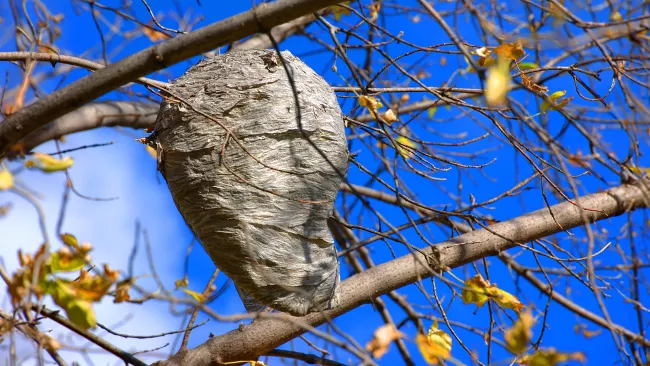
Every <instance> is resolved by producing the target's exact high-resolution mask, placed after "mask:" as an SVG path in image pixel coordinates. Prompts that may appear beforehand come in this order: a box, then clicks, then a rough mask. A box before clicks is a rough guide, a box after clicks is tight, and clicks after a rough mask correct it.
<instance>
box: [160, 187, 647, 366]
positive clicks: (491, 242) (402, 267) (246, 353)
mask: <svg viewBox="0 0 650 366" xmlns="http://www.w3.org/2000/svg"><path fill="white" fill-rule="evenodd" d="M646 199H647V192H644V191H643V189H642V188H639V187H637V186H632V185H622V186H619V187H615V188H612V189H609V190H607V191H604V192H600V193H595V194H591V195H587V196H583V197H581V198H580V203H581V205H582V207H585V208H586V209H589V211H584V212H582V213H581V212H580V210H579V209H578V208H577V207H576V206H575V205H573V204H571V203H568V202H564V203H560V204H557V205H554V206H552V207H551V208H550V209H551V210H552V212H553V216H554V218H555V220H554V218H553V217H552V216H551V214H550V212H549V208H543V209H541V210H538V211H535V212H531V213H529V214H526V215H523V216H520V217H517V218H514V219H512V220H508V221H504V222H500V223H497V224H494V225H491V226H489V227H488V228H485V229H480V230H475V231H472V232H470V233H467V234H463V235H460V236H458V237H456V238H453V239H450V240H448V241H446V242H443V243H440V244H438V245H436V246H435V247H433V248H425V249H424V250H423V251H422V253H423V254H422V253H413V254H411V255H406V256H403V257H400V258H397V259H395V260H392V261H389V262H387V263H384V264H381V265H378V266H376V267H373V268H370V269H368V270H367V271H365V272H362V273H360V274H357V275H355V276H352V277H350V278H348V279H347V280H345V281H344V282H343V283H342V285H341V303H340V305H339V306H337V307H336V308H333V309H331V310H329V311H327V312H326V314H327V317H330V318H334V317H336V316H339V315H341V314H344V313H346V312H348V311H350V310H352V309H354V308H356V307H359V306H361V305H363V304H365V303H368V302H369V301H370V300H371V299H372V298H375V297H378V296H381V295H383V294H386V293H388V292H390V291H392V290H395V289H398V288H400V287H403V286H406V285H408V284H411V283H414V282H417V281H418V280H421V279H422V278H427V277H430V276H431V275H432V272H433V271H435V272H439V271H440V270H441V268H447V267H449V268H456V267H459V266H462V265H464V264H467V263H471V262H473V261H475V260H477V259H480V258H484V257H486V256H493V255H498V254H499V253H500V252H502V251H504V250H507V249H509V248H512V247H514V246H516V245H523V244H525V243H527V242H530V241H532V240H536V239H541V238H543V237H546V236H549V235H552V234H555V233H558V232H561V231H562V228H564V229H570V228H574V227H577V226H580V225H582V224H583V221H582V219H581V217H582V216H581V214H582V215H584V216H586V217H587V219H588V220H589V222H594V221H597V220H602V219H606V218H610V217H613V216H618V215H621V214H623V213H625V212H627V211H630V210H634V209H637V208H642V207H647V206H646ZM596 210H598V211H596ZM556 222H557V223H556ZM558 224H559V225H561V226H562V228H561V227H559V226H558ZM506 238H508V239H506ZM424 263H430V264H431V265H432V266H433V268H428V266H425V265H423V264H424ZM282 318H283V319H280V318H265V319H258V320H257V321H255V322H254V323H252V324H250V325H248V326H246V327H244V328H242V329H237V330H233V331H231V332H229V333H227V334H225V335H222V336H219V337H215V338H212V339H210V340H208V341H207V342H205V343H204V344H202V345H201V346H199V347H197V348H195V349H192V350H186V351H183V352H180V353H178V354H176V355H175V356H173V357H172V358H170V359H169V360H167V361H161V362H158V363H156V365H158V366H170V365H216V364H219V363H224V362H229V361H238V360H252V359H255V357H256V356H258V355H260V354H263V353H265V352H268V351H270V350H272V349H274V348H275V347H278V346H280V345H282V344H284V343H285V342H287V341H289V340H291V339H293V338H295V337H297V336H298V335H300V334H302V333H304V332H305V330H304V329H303V328H302V327H301V326H300V324H301V323H302V324H306V325H309V326H317V325H320V324H322V323H324V322H325V317H324V316H323V315H322V314H320V313H313V314H310V315H307V316H305V317H301V318H298V317H285V316H283V317H282Z"/></svg>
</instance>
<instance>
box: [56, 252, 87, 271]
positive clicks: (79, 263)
mask: <svg viewBox="0 0 650 366" xmlns="http://www.w3.org/2000/svg"><path fill="white" fill-rule="evenodd" d="M50 265H51V266H52V273H57V272H73V271H78V270H80V269H81V268H83V266H84V265H86V261H85V260H84V259H83V258H80V257H64V256H62V255H61V254H60V253H58V252H55V253H52V254H51V255H50Z"/></svg>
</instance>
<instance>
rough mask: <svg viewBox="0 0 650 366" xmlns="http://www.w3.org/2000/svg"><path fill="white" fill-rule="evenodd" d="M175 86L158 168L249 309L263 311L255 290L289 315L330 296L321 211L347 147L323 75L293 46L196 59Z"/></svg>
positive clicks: (332, 270)
mask: <svg viewBox="0 0 650 366" xmlns="http://www.w3.org/2000/svg"><path fill="white" fill-rule="evenodd" d="M283 60H284V62H286V65H287V67H288V68H289V70H290V73H291V74H292V76H293V80H294V85H295V88H296V90H297V96H298V99H299V103H298V104H299V106H300V114H299V115H300V116H299V118H298V115H297V113H296V108H297V106H296V103H295V94H294V90H293V89H292V86H291V84H290V82H289V78H288V77H287V73H286V72H285V69H284V66H283V64H282V62H283ZM170 92H171V94H172V96H171V97H170V98H169V100H167V101H165V102H163V103H162V106H161V109H160V112H159V114H158V119H157V120H156V126H155V132H154V133H153V135H152V136H151V137H150V140H151V141H152V142H153V143H155V145H156V147H157V151H158V157H159V162H158V164H159V165H158V168H159V170H160V171H161V172H162V174H163V176H164V177H165V179H166V180H167V183H168V185H169V189H170V191H171V193H172V196H173V198H174V202H175V203H176V206H177V207H178V209H179V211H180V212H181V214H182V215H183V217H184V218H185V220H186V221H187V223H188V225H189V226H190V228H191V229H192V231H194V233H195V234H196V235H197V237H198V238H199V240H200V241H201V243H202V244H203V246H204V248H205V249H206V251H207V252H208V254H209V255H210V257H211V258H212V260H213V261H214V263H215V264H216V266H217V267H218V268H219V269H220V270H222V271H223V272H224V273H226V274H227V275H228V276H229V277H230V278H231V279H232V280H233V281H234V282H235V284H236V286H237V288H238V290H239V291H240V295H241V296H242V300H244V303H245V304H246V305H247V309H248V310H259V309H260V307H257V306H255V305H256V302H255V301H254V300H257V301H258V302H260V303H262V304H264V305H267V306H270V307H272V308H274V309H277V310H280V311H285V312H288V313H291V314H293V315H304V314H307V313H309V312H312V311H317V310H319V309H327V308H329V307H331V306H334V305H336V303H337V302H338V284H339V263H338V260H337V256H336V248H335V246H334V241H333V239H332V236H331V235H330V232H329V230H328V228H327V218H328V217H329V216H330V213H331V210H332V208H333V203H334V200H335V198H336V194H337V192H338V189H339V185H340V184H341V181H342V179H343V177H344V176H345V174H346V172H347V167H348V149H347V143H346V138H345V130H344V125H343V121H342V119H341V111H340V108H339V105H338V103H337V101H336V97H335V95H334V93H333V92H332V89H331V88H330V87H329V85H328V84H327V83H326V82H325V81H324V80H323V79H322V78H321V77H320V76H319V75H317V74H316V73H315V72H314V71H313V70H311V69H310V68H309V67H308V66H307V65H305V64H304V63H303V62H302V61H300V60H299V59H298V58H296V57H294V56H293V55H291V54H290V53H289V52H286V51H285V52H283V53H282V58H280V57H279V56H278V55H277V54H276V53H275V51H269V50H251V51H241V52H233V53H228V54H225V55H220V56H217V57H215V58H213V59H211V60H207V61H203V62H201V63H200V64H198V65H196V66H194V67H192V68H191V69H190V70H188V71H187V72H186V73H185V74H184V75H183V76H182V77H180V78H179V79H177V80H176V81H174V82H173V84H172V85H171V87H170ZM174 96H176V98H178V99H182V100H184V101H185V102H188V103H189V104H190V105H191V106H192V108H190V107H188V106H187V104H185V103H183V102H180V101H175V100H174ZM197 111H199V112H202V113H204V114H205V115H202V114H200V113H197ZM206 115H207V116H209V117H210V118H208V117H206ZM220 124H221V125H220ZM224 127H225V129H224ZM226 129H228V130H230V131H231V132H232V135H229V133H228V132H227V131H226ZM225 140H228V141H227V144H226V147H225V149H224V151H223V159H222V149H223V147H224V142H225ZM240 145H241V146H240ZM246 293H248V294H246ZM248 295H250V296H252V297H253V298H254V300H253V299H251V298H250V297H249V296H248ZM251 300H253V301H252V303H251Z"/></svg>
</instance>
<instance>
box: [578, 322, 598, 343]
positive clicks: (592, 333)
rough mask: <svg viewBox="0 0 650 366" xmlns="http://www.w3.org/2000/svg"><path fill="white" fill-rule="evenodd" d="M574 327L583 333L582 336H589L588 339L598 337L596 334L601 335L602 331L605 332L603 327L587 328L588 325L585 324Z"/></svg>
mask: <svg viewBox="0 0 650 366" xmlns="http://www.w3.org/2000/svg"><path fill="white" fill-rule="evenodd" d="M574 329H575V332H576V333H578V334H582V336H583V337H585V338H587V339H590V338H593V337H596V336H598V335H600V333H602V332H603V330H602V329H596V330H587V326H586V325H584V324H576V325H575V327H574Z"/></svg>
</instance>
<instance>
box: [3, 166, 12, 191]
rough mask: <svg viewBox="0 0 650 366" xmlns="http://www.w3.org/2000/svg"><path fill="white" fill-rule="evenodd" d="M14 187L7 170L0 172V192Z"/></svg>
mask: <svg viewBox="0 0 650 366" xmlns="http://www.w3.org/2000/svg"><path fill="white" fill-rule="evenodd" d="M13 186H14V176H13V175H12V174H11V172H10V171H8V170H7V169H2V170H0V191H6V190H8V189H11V188H12V187H13Z"/></svg>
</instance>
